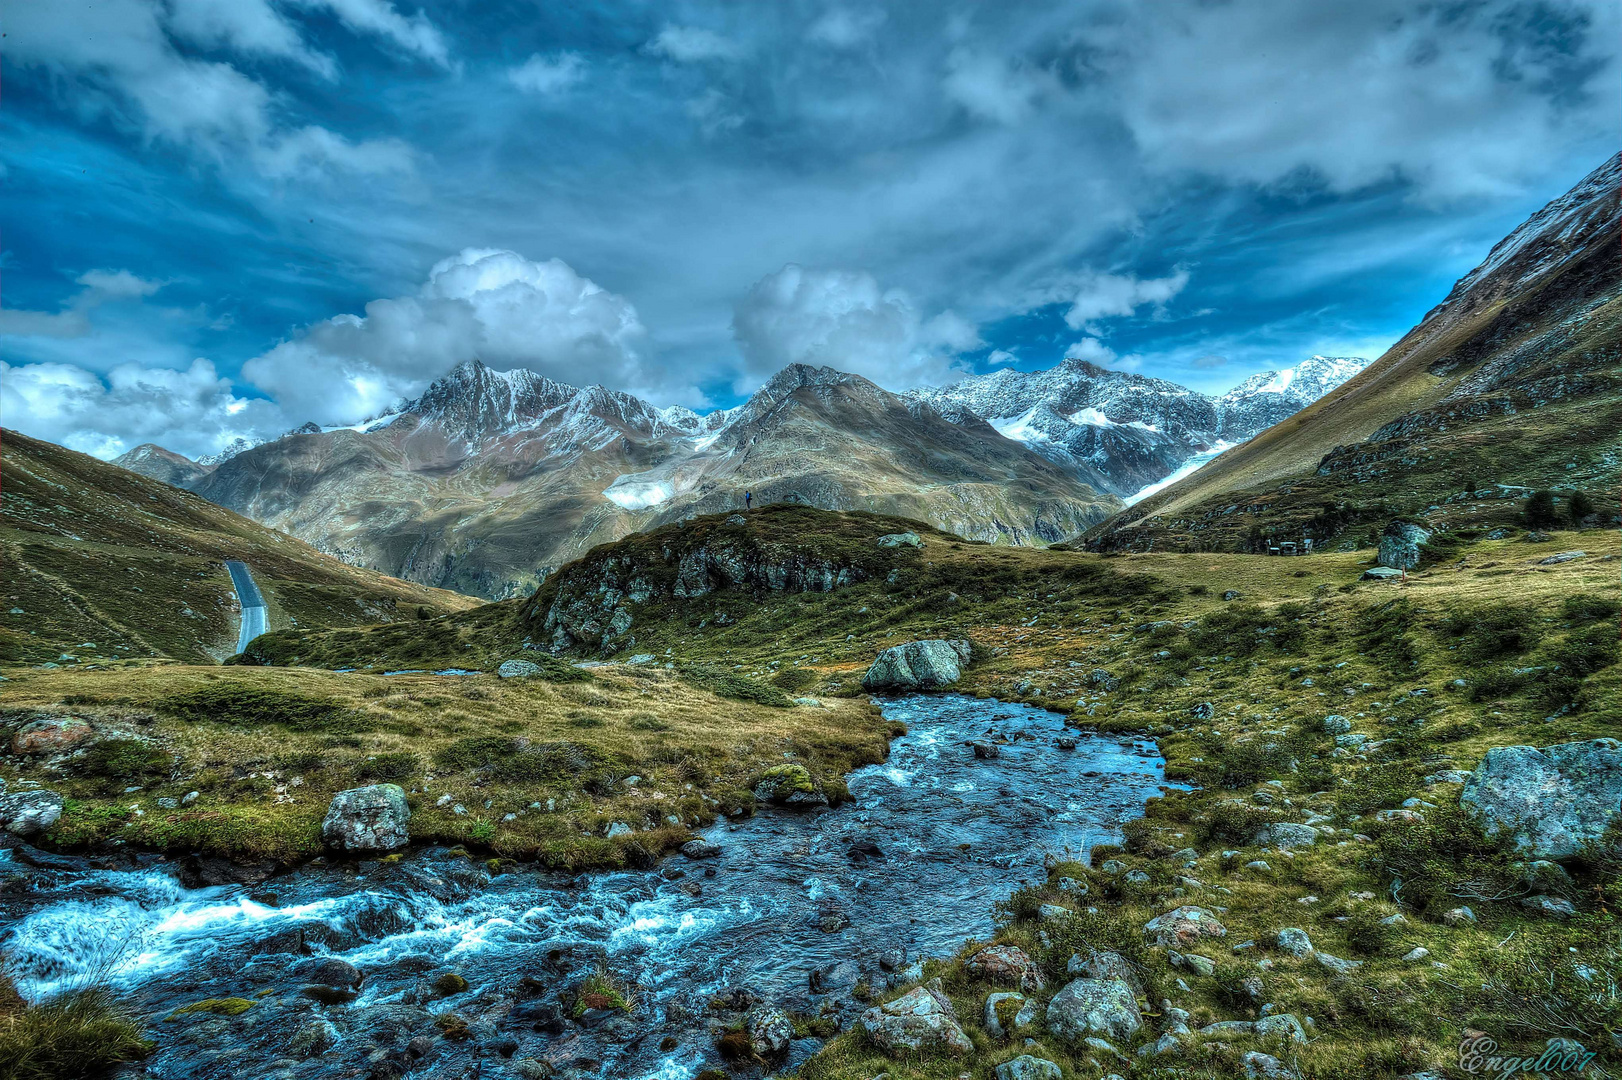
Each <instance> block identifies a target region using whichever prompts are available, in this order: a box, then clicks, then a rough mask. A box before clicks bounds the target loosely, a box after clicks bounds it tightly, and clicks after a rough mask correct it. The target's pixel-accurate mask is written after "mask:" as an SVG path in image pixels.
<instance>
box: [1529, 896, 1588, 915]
mask: <svg viewBox="0 0 1622 1080" xmlns="http://www.w3.org/2000/svg"><path fill="white" fill-rule="evenodd" d="M1521 907H1523V908H1526V909H1527V910H1528V911H1534V912H1536V913H1537V914H1539V915H1547V916H1549V917H1550V918H1551V919H1570V918H1575V917H1576V915H1577V909H1576V908H1575V907H1573V906H1572V903H1571V901H1570V900H1567V899H1565V898H1564V897H1560V896H1527V897H1523V898H1522V899H1521Z"/></svg>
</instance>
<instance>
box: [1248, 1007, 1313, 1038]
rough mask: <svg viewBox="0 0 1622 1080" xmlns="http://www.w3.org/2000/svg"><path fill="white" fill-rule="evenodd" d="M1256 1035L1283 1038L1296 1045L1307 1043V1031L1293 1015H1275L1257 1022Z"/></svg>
mask: <svg viewBox="0 0 1622 1080" xmlns="http://www.w3.org/2000/svg"><path fill="white" fill-rule="evenodd" d="M1256 1034H1258V1035H1260V1036H1262V1037H1263V1038H1268V1037H1274V1036H1276V1037H1281V1038H1285V1039H1288V1040H1289V1041H1290V1042H1294V1043H1304V1042H1306V1041H1307V1033H1306V1029H1305V1028H1303V1027H1302V1026H1301V1021H1299V1020H1297V1019H1296V1018H1295V1016H1294V1015H1293V1014H1292V1013H1274V1014H1273V1015H1272V1016H1264V1017H1262V1018H1261V1019H1260V1020H1258V1021H1256Z"/></svg>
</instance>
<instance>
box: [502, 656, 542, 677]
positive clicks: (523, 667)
mask: <svg viewBox="0 0 1622 1080" xmlns="http://www.w3.org/2000/svg"><path fill="white" fill-rule="evenodd" d="M540 673H541V665H539V664H537V663H536V662H535V661H533V660H503V661H502V662H501V666H500V667H498V668H496V674H497V675H499V676H501V677H502V678H503V679H527V678H531V677H533V676H536V675H539V674H540Z"/></svg>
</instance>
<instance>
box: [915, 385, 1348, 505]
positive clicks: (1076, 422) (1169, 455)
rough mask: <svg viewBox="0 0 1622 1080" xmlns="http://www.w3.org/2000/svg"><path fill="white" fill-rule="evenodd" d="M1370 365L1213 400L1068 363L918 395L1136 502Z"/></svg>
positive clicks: (957, 418)
mask: <svg viewBox="0 0 1622 1080" xmlns="http://www.w3.org/2000/svg"><path fill="white" fill-rule="evenodd" d="M1365 364H1367V361H1366V360H1363V359H1361V358H1358V357H1327V356H1314V357H1312V358H1310V359H1308V360H1305V361H1303V362H1302V363H1300V364H1298V365H1296V366H1295V367H1292V368H1285V369H1284V370H1282V371H1267V372H1263V373H1261V374H1259V375H1254V376H1251V377H1250V378H1249V379H1246V380H1245V381H1244V382H1243V383H1240V384H1239V385H1238V386H1236V387H1234V388H1233V389H1232V390H1229V391H1228V392H1227V393H1225V394H1222V395H1220V396H1216V397H1212V396H1208V395H1206V394H1201V393H1199V392H1198V391H1195V390H1190V389H1189V388H1188V387H1186V386H1180V385H1178V384H1177V383H1173V382H1168V381H1166V380H1165V379H1154V378H1149V377H1147V376H1143V375H1136V374H1132V373H1130V372H1124V371H1111V370H1109V369H1107V368H1102V367H1099V366H1098V365H1096V364H1093V363H1090V362H1088V361H1086V360H1076V359H1069V360H1066V361H1064V363H1062V364H1060V365H1059V366H1058V367H1055V368H1050V369H1048V370H1046V371H1030V372H1026V371H1013V370H1006V369H1005V370H1003V371H997V372H993V373H991V374H989V375H978V376H974V377H972V378H968V379H964V380H963V381H962V382H958V383H953V384H952V385H950V386H942V387H928V388H924V389H921V390H915V391H913V392H912V394H911V395H910V396H911V397H913V398H914V399H915V400H918V401H922V402H926V403H928V404H930V405H932V406H933V407H934V408H936V409H937V410H939V411H940V412H941V414H942V415H944V416H946V417H947V418H948V419H951V420H953V421H956V422H961V421H963V420H965V419H967V418H968V417H971V416H972V417H975V418H983V419H984V421H985V422H987V423H989V424H991V426H992V427H994V428H996V429H997V430H998V431H1000V432H1001V433H1002V434H1004V435H1006V436H1008V437H1009V438H1011V439H1017V440H1019V441H1021V442H1023V443H1025V445H1027V446H1029V447H1030V448H1031V449H1032V450H1035V451H1036V452H1037V453H1039V454H1041V455H1043V456H1044V457H1047V458H1049V459H1050V460H1052V461H1056V462H1058V463H1060V464H1062V465H1065V466H1067V467H1069V468H1071V469H1073V470H1074V471H1075V472H1076V473H1077V475H1079V476H1080V477H1081V478H1082V479H1083V480H1085V481H1086V482H1088V483H1089V484H1092V485H1094V486H1095V487H1097V488H1099V489H1100V490H1103V491H1110V492H1113V493H1115V494H1117V495H1130V494H1131V493H1133V492H1136V491H1139V490H1141V489H1143V488H1144V487H1146V486H1148V485H1150V484H1153V483H1155V482H1157V481H1159V480H1162V479H1164V478H1165V477H1167V476H1169V475H1171V474H1172V473H1173V472H1175V471H1176V470H1177V469H1178V468H1179V467H1180V466H1182V465H1183V463H1184V462H1187V461H1188V460H1189V459H1190V458H1193V457H1195V456H1197V455H1200V454H1203V453H1206V452H1209V451H1211V450H1213V449H1223V448H1225V447H1226V446H1228V445H1232V444H1237V443H1241V442H1244V441H1245V440H1247V439H1250V438H1252V437H1254V436H1255V435H1256V434H1257V433H1259V432H1261V431H1264V430H1266V429H1267V428H1269V427H1271V426H1273V425H1274V424H1276V423H1278V422H1279V421H1280V420H1283V419H1284V418H1285V417H1288V416H1290V415H1291V414H1293V413H1295V412H1296V411H1298V410H1300V409H1301V408H1303V407H1305V406H1306V405H1309V404H1311V403H1312V402H1314V401H1316V400H1318V398H1320V397H1322V396H1323V395H1324V394H1326V393H1328V392H1329V391H1331V390H1333V389H1334V388H1335V387H1337V386H1339V385H1340V384H1341V383H1343V382H1345V381H1346V380H1347V379H1349V378H1351V377H1352V376H1353V375H1355V374H1357V372H1359V371H1360V370H1362V368H1363V367H1364V365H1365Z"/></svg>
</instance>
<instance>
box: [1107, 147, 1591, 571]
mask: <svg viewBox="0 0 1622 1080" xmlns="http://www.w3.org/2000/svg"><path fill="white" fill-rule="evenodd" d="M1619 243H1622V154H1619V155H1617V156H1616V157H1613V158H1611V159H1610V160H1609V161H1607V162H1606V163H1605V164H1604V165H1602V166H1600V167H1599V168H1598V169H1596V170H1595V171H1594V172H1593V173H1591V174H1590V175H1589V176H1587V177H1585V178H1584V179H1583V180H1582V181H1581V182H1580V183H1578V184H1577V186H1576V187H1574V188H1572V190H1571V191H1570V192H1568V193H1567V194H1566V195H1564V196H1562V197H1560V198H1559V199H1556V200H1554V201H1553V202H1551V203H1549V205H1548V206H1546V207H1544V208H1543V209H1542V210H1540V211H1539V212H1538V213H1537V214H1534V215H1533V216H1532V217H1531V218H1530V219H1529V220H1528V221H1527V222H1526V223H1525V224H1523V225H1522V226H1521V227H1520V228H1518V229H1516V230H1515V232H1513V233H1512V234H1511V235H1510V236H1508V237H1506V238H1505V239H1504V240H1502V241H1500V242H1499V243H1498V244H1497V245H1496V246H1495V247H1494V248H1493V250H1492V252H1491V253H1490V254H1489V255H1488V257H1487V259H1486V260H1485V261H1484V262H1483V263H1482V264H1481V265H1480V266H1479V267H1477V268H1476V269H1475V270H1473V271H1471V272H1470V273H1469V274H1467V275H1466V276H1465V277H1463V278H1461V279H1460V280H1459V281H1458V283H1457V284H1455V285H1454V287H1453V289H1452V290H1451V291H1450V292H1449V293H1448V295H1447V298H1446V299H1445V300H1443V302H1442V303H1441V304H1439V305H1437V306H1436V307H1435V308H1433V309H1432V310H1431V311H1430V312H1429V313H1428V314H1427V315H1426V316H1425V318H1424V319H1423V320H1422V321H1421V322H1420V323H1419V325H1418V326H1416V327H1414V328H1413V329H1412V330H1410V331H1409V332H1408V333H1407V334H1406V335H1404V337H1403V338H1402V340H1400V341H1398V342H1397V344H1396V345H1394V346H1392V348H1391V349H1390V350H1389V351H1388V352H1387V353H1386V354H1385V355H1384V356H1382V357H1381V358H1380V359H1379V360H1378V361H1376V362H1375V363H1374V364H1372V365H1371V366H1370V367H1368V368H1367V369H1365V370H1364V371H1363V372H1362V373H1361V374H1359V375H1358V376H1356V377H1355V378H1353V379H1351V380H1350V381H1349V382H1347V383H1346V384H1345V385H1343V386H1342V387H1340V388H1339V389H1338V390H1336V391H1334V392H1333V393H1331V394H1329V395H1328V396H1327V397H1325V398H1324V399H1322V400H1320V401H1319V402H1317V403H1316V404H1314V405H1311V406H1309V407H1307V408H1305V409H1303V410H1302V411H1300V412H1299V413H1296V414H1295V415H1294V416H1291V417H1289V418H1288V419H1286V420H1284V421H1283V422H1281V423H1279V424H1277V425H1275V426H1274V427H1272V428H1270V429H1268V430H1267V431H1266V432H1264V433H1262V434H1261V435H1259V436H1257V437H1256V438H1255V439H1252V440H1251V441H1250V442H1248V443H1246V444H1244V445H1243V446H1239V447H1236V448H1235V449H1232V450H1229V451H1228V452H1227V453H1225V454H1223V455H1222V456H1221V457H1219V458H1217V459H1216V460H1215V461H1213V462H1212V463H1211V464H1210V465H1208V466H1206V467H1205V468H1204V469H1201V470H1200V471H1199V472H1196V473H1194V474H1193V475H1191V476H1189V477H1188V478H1186V479H1184V480H1182V481H1179V482H1178V483H1176V484H1173V485H1171V486H1170V487H1168V488H1167V489H1166V490H1164V491H1162V492H1159V493H1157V494H1156V495H1154V496H1152V497H1151V498H1148V499H1145V500H1144V501H1142V502H1140V503H1138V504H1137V505H1135V506H1132V507H1131V508H1130V509H1128V510H1127V511H1125V512H1123V513H1121V514H1119V515H1117V516H1116V517H1114V518H1112V519H1111V520H1110V521H1108V522H1106V523H1105V524H1104V525H1102V526H1099V527H1098V528H1097V529H1096V530H1094V531H1093V533H1092V535H1091V537H1090V540H1089V543H1090V544H1091V545H1092V546H1095V547H1100V548H1111V549H1113V548H1141V547H1144V546H1147V545H1149V544H1150V543H1153V542H1155V541H1156V540H1157V539H1158V540H1159V541H1160V542H1162V544H1163V545H1168V544H1169V545H1171V546H1173V547H1183V548H1200V549H1238V548H1242V547H1244V546H1247V545H1251V544H1254V543H1256V542H1257V540H1258V538H1259V537H1263V536H1265V535H1268V534H1284V533H1291V532H1300V531H1302V530H1306V531H1308V532H1309V533H1311V534H1315V535H1316V536H1317V537H1318V538H1319V539H1320V540H1323V539H1329V538H1333V537H1342V538H1343V539H1345V540H1346V541H1347V542H1353V541H1355V540H1357V539H1367V537H1366V535H1365V533H1366V532H1367V529H1368V528H1369V527H1370V526H1371V525H1372V524H1373V523H1375V522H1376V521H1378V519H1380V518H1381V517H1384V516H1389V515H1390V514H1395V513H1407V514H1421V515H1426V516H1429V517H1431V518H1432V519H1433V520H1434V521H1435V523H1436V524H1438V525H1441V526H1444V527H1446V526H1449V525H1462V524H1465V523H1495V522H1496V523H1506V522H1508V521H1511V520H1513V512H1512V504H1514V505H1518V503H1517V500H1518V499H1520V498H1521V497H1523V496H1524V495H1525V494H1526V493H1527V490H1528V489H1531V488H1538V487H1548V488H1554V489H1561V490H1569V489H1574V488H1581V489H1584V490H1586V491H1587V492H1588V493H1589V494H1590V496H1591V497H1592V498H1593V499H1595V501H1596V502H1599V503H1601V504H1602V505H1603V506H1605V507H1606V508H1607V512H1608V511H1609V508H1611V507H1613V506H1614V501H1615V496H1614V492H1615V487H1616V482H1617V479H1618V475H1619V465H1622V393H1619V390H1622V304H1619V302H1618V292H1619V285H1622V261H1619V258H1618V254H1619V248H1618V245H1619Z"/></svg>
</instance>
